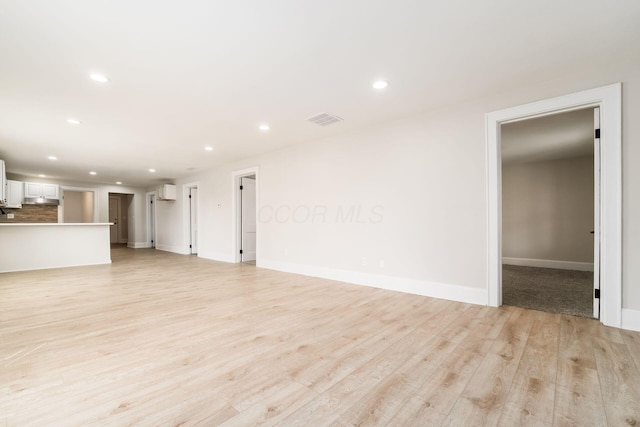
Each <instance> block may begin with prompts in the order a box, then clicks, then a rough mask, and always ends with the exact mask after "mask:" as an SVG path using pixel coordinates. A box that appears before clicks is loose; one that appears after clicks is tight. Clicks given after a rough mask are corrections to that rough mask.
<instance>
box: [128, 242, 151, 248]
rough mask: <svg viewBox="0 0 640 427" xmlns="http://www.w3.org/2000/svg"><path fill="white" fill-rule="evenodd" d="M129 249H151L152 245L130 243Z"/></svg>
mask: <svg viewBox="0 0 640 427" xmlns="http://www.w3.org/2000/svg"><path fill="white" fill-rule="evenodd" d="M127 247H128V248H132V249H143V248H150V247H151V243H149V242H128V243H127Z"/></svg>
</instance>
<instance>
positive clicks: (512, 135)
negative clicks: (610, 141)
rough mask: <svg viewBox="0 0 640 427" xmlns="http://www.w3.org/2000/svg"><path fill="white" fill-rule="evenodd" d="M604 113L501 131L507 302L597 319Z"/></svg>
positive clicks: (577, 113)
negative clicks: (599, 135)
mask: <svg viewBox="0 0 640 427" xmlns="http://www.w3.org/2000/svg"><path fill="white" fill-rule="evenodd" d="M596 129H599V109H598V108H587V109H581V110H574V111H570V112H562V113H558V114H554V115H547V116H543V117H537V118H530V119H527V120H520V121H516V122H510V123H505V124H502V125H501V128H500V134H501V159H502V171H501V172H502V173H501V175H502V183H501V186H502V302H503V304H505V305H515V306H519V307H524V308H530V309H534V310H541V311H548V312H553V313H564V314H571V315H577V316H582V317H596V318H597V317H598V314H599V303H600V300H599V299H597V298H594V296H593V295H594V290H597V289H599V275H598V271H599V269H598V267H599V262H600V259H599V241H598V236H599V224H598V218H597V213H598V200H599V198H598V196H599V188H598V186H597V185H596V184H599V179H598V178H599V173H600V169H599V167H598V164H599V160H600V153H599V146H598V143H599V138H596V136H597V132H598V131H597V130H596Z"/></svg>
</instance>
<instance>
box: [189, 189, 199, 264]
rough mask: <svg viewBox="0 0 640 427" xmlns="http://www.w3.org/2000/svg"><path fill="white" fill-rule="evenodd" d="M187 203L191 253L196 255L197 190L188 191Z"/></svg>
mask: <svg viewBox="0 0 640 427" xmlns="http://www.w3.org/2000/svg"><path fill="white" fill-rule="evenodd" d="M189 202H190V208H189V211H190V213H191V253H192V254H197V253H198V189H197V188H190V189H189Z"/></svg>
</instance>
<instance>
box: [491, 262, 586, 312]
mask: <svg viewBox="0 0 640 427" xmlns="http://www.w3.org/2000/svg"><path fill="white" fill-rule="evenodd" d="M592 292H593V272H591V271H575V270H560V269H555V268H538V267H523V266H516V265H506V264H503V266H502V302H503V304H505V305H512V306H516V307H523V308H530V309H533V310H540V311H547V312H550V313H562V314H571V315H574V316H581V317H590V318H591V317H593V298H592Z"/></svg>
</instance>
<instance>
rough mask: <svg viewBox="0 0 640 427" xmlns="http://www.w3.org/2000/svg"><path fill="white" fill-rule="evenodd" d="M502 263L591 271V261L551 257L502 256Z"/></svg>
mask: <svg viewBox="0 0 640 427" xmlns="http://www.w3.org/2000/svg"><path fill="white" fill-rule="evenodd" d="M502 263H503V264H507V265H520V266H523V267H540V268H557V269H560V270H576V271H593V263H592V262H575V261H556V260H553V259H533V258H511V257H502Z"/></svg>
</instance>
